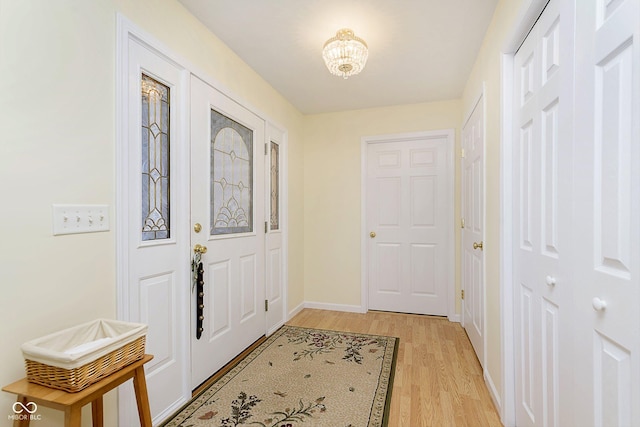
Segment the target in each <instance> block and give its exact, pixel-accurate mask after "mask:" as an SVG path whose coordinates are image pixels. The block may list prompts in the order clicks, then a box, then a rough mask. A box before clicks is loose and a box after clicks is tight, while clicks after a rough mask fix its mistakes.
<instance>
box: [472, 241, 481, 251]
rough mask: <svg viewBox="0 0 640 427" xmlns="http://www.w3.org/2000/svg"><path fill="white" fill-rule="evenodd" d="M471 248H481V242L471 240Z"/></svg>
mask: <svg viewBox="0 0 640 427" xmlns="http://www.w3.org/2000/svg"><path fill="white" fill-rule="evenodd" d="M473 249H480V250H482V242H480V243H476V242H473Z"/></svg>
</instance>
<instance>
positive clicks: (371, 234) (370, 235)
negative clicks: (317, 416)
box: [369, 231, 376, 239]
mask: <svg viewBox="0 0 640 427" xmlns="http://www.w3.org/2000/svg"><path fill="white" fill-rule="evenodd" d="M369 237H371V238H372V239H375V238H376V232H375V231H372V232H371V233H369Z"/></svg>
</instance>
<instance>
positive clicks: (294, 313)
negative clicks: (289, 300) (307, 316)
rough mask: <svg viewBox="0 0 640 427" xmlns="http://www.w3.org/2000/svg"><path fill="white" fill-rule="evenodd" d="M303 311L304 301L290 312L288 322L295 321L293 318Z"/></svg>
mask: <svg viewBox="0 0 640 427" xmlns="http://www.w3.org/2000/svg"><path fill="white" fill-rule="evenodd" d="M302 310H304V301H303V302H301V303H300V304H298V305H297V306H296V307H295V308H294V309H293V310H291V311H290V312H289V315H288V316H289V317H288V318H287V320H290V319H293V317H294V316H295V315H296V314H298V313H300V312H301V311H302Z"/></svg>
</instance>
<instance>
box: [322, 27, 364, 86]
mask: <svg viewBox="0 0 640 427" xmlns="http://www.w3.org/2000/svg"><path fill="white" fill-rule="evenodd" d="M368 56H369V49H368V48H367V44H366V43H365V41H364V40H362V39H361V38H360V37H356V36H355V34H354V33H353V31H352V30H350V29H348V28H343V29H341V30H339V31H338V32H337V33H336V36H335V37H332V38H330V39H329V40H327V42H326V43H325V44H324V47H323V48H322V58H324V63H325V64H327V68H328V69H329V71H330V72H331V74H334V75H336V76H342V77H344V78H345V79H346V78H348V77H349V76H353V75H356V74H358V73H359V72H360V71H362V69H363V68H364V65H365V64H366V63H367V57H368Z"/></svg>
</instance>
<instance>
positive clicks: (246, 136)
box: [211, 110, 253, 235]
mask: <svg viewBox="0 0 640 427" xmlns="http://www.w3.org/2000/svg"><path fill="white" fill-rule="evenodd" d="M211 200H212V203H211V234H212V235H223V234H235V233H247V232H251V231H253V131H252V130H251V129H249V128H247V127H245V126H243V125H241V124H240V123H238V122H236V121H234V120H232V119H230V118H228V117H226V116H224V115H223V114H221V113H219V112H217V111H215V110H211Z"/></svg>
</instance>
